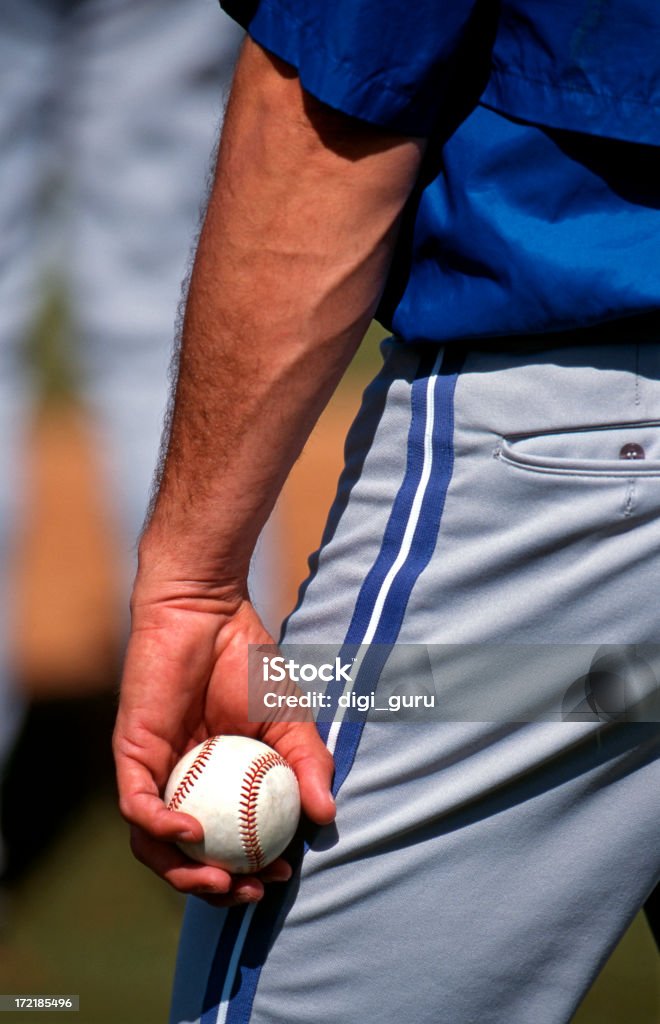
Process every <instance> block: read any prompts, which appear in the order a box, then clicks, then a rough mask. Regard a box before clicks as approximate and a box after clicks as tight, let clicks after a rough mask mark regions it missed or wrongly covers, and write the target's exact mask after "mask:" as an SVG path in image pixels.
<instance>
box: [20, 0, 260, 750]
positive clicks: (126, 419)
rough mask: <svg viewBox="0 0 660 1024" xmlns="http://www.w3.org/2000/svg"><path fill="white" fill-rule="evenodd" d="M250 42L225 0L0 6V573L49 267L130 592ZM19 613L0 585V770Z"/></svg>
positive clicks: (35, 1)
mask: <svg viewBox="0 0 660 1024" xmlns="http://www.w3.org/2000/svg"><path fill="white" fill-rule="evenodd" d="M241 37H242V32H241V30H240V29H239V28H238V27H237V26H236V25H235V24H234V23H233V22H231V21H230V20H229V19H228V18H227V17H226V16H225V15H224V14H223V13H222V12H221V11H220V9H219V7H218V5H217V3H216V2H215V0H3V2H2V4H0V149H1V152H2V158H1V160H0V480H1V481H2V486H1V487H0V564H3V565H4V564H6V560H7V548H8V545H9V544H10V542H11V537H12V532H13V527H14V525H15V522H16V517H17V514H18V511H19V505H18V503H19V501H20V498H21V494H22V493H23V487H22V483H23V482H22V480H21V474H22V455H23V451H22V433H23V428H24V425H25V421H26V418H27V414H28V413H29V409H30V395H29V384H30V381H29V377H28V376H27V375H26V372H25V358H24V343H25V339H26V334H27V333H28V331H29V329H30V327H31V325H32V323H33V321H34V317H35V313H36V312H37V311H38V309H39V305H40V302H41V299H42V296H43V287H42V286H43V280H44V274H45V273H48V272H49V271H50V272H55V273H56V275H57V278H56V279H57V282H58V284H59V285H60V286H63V288H64V289H65V293H66V298H67V303H68V307H69V309H70V313H71V317H72V325H73V328H74V330H75V333H76V337H77V340H78V343H79V344H78V349H79V359H80V366H81V371H82V373H81V380H82V388H83V398H84V399H85V400H86V402H87V404H88V406H89V407H90V409H91V411H92V412H93V414H94V415H95V417H96V420H97V424H98V428H99V436H100V439H101V445H100V447H101V453H102V458H103V459H104V461H105V469H106V472H107V492H108V494H109V495H111V496H113V497H114V499H115V502H116V511H117V514H118V517H119V527H120V529H121V531H122V532H120V536H123V537H124V538H125V551H126V560H125V562H126V579H127V583H128V579H129V574H130V571H131V568H132V551H133V547H134V541H135V536H136V534H137V531H138V530H139V527H140V524H141V521H142V518H143V516H144V510H145V506H146V501H147V496H148V491H149V485H150V479H151V476H152V473H153V468H154V464H155V459H156V453H157V450H158V443H159V436H160V431H161V425H162V416H163V410H164V407H165V404H166V396H167V367H168V362H169V358H170V352H171V341H172V336H173V325H174V322H175V316H176V308H177V304H178V300H179V294H180V284H181V281H182V279H183V278H184V276H185V272H186V265H187V263H188V255H189V251H190V247H191V242H192V240H193V238H194V235H195V232H196V228H197V223H198V220H199V209H200V205H201V203H202V201H203V197H204V193H205V180H206V177H207V174H208V169H209V164H210V154H211V151H212V149H213V143H214V139H215V136H216V133H217V128H218V123H219V121H220V118H221V115H222V110H223V106H224V100H225V99H226V95H227V93H228V89H229V84H230V80H231V75H232V72H233V67H234V63H235V60H236V56H237V52H238V46H239V44H240V40H241ZM62 586H63V587H64V586H66V580H62ZM11 615H12V600H11V594H9V593H8V592H7V589H6V587H5V588H0V623H1V624H2V627H1V628H2V632H0V765H1V764H2V761H3V757H4V756H5V755H6V751H7V749H8V747H9V744H10V741H11V738H12V736H13V735H14V733H15V730H16V727H17V722H18V720H19V718H20V714H19V711H18V700H17V699H16V698H15V697H13V696H10V693H11V684H10V679H9V672H8V666H7V663H6V658H7V647H8V644H7V638H8V631H9V630H10V629H11Z"/></svg>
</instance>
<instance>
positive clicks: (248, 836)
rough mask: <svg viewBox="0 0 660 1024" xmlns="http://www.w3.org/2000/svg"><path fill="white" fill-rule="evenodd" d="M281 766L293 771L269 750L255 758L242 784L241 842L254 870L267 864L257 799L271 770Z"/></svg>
mask: <svg viewBox="0 0 660 1024" xmlns="http://www.w3.org/2000/svg"><path fill="white" fill-rule="evenodd" d="M277 766H280V767H282V768H288V769H289V771H290V772H291V773H293V769H292V767H291V765H290V764H289V763H288V761H285V760H284V758H283V757H280V755H279V754H278V753H276V752H275V751H274V750H270V751H268V753H266V754H261V755H260V756H259V757H257V758H255V759H254V761H253V762H252V764H251V765H250V767H249V768H248V769H247V771H246V773H245V778H244V780H243V785H242V786H241V800H240V807H239V812H238V813H239V822H240V824H239V828H240V832H241V842H242V843H243V849H244V850H245V856H246V857H247V859H248V861H249V863H250V868H252V870H253V871H260V870H261V868H263V867H265V866H266V857H265V855H264V852H263V850H262V848H261V843H260V842H259V830H258V827H257V800H258V799H259V790H260V788H261V783H262V782H263V781H264V779H265V777H266V775H267V774H268V772H269V771H270V770H271V768H275V767H277Z"/></svg>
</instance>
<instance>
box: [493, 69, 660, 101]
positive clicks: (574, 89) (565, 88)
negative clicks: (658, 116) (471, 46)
mask: <svg viewBox="0 0 660 1024" xmlns="http://www.w3.org/2000/svg"><path fill="white" fill-rule="evenodd" d="M493 74H494V75H499V76H501V77H503V78H517V79H519V80H520V81H522V82H532V83H533V84H534V85H545V86H546V87H547V86H549V87H550V88H552V89H556V90H557V91H558V92H569V93H574V94H575V95H577V96H595V97H596V98H598V99H605V100H610V101H612V102H614V103H620V104H625V103H634V104H635V105H636V106H639V107H644V108H650V109H652V110H660V105H659V104H657V103H654V102H653V101H652V100H640V99H637V98H636V97H635V96H616V95H615V94H614V93H612V92H606V91H598V90H596V89H580V88H579V87H578V86H575V85H568V84H564V83H562V82H553V81H552V80H551V79H549V78H535V77H534V75H528V74H522V73H521V72H520V71H510V70H509V69H504V68H501V69H500V68H499V67H497V66H495V65H493Z"/></svg>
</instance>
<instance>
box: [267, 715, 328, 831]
mask: <svg viewBox="0 0 660 1024" xmlns="http://www.w3.org/2000/svg"><path fill="white" fill-rule="evenodd" d="M269 742H270V743H271V745H272V746H273V747H274V748H275V749H276V750H277V751H278V753H280V754H281V755H282V757H285V758H286V759H287V761H288V762H289V764H290V765H291V767H292V768H293V770H294V772H295V773H296V778H297V779H298V786H299V787H300V802H301V804H302V809H303V811H304V813H305V814H306V815H307V817H308V818H311V820H312V821H314V822H316V824H317V825H329V824H330V822H331V821H334V817H335V801H334V797H333V795H332V791H331V786H332V776H333V774H334V770H335V763H334V761H333V759H332V754H331V753H330V751H329V750H328V749H327V747H326V746H325V744H324V743H323V740H322V739H321V737H320V736H319V734H318V732H317V730H316V726H315V725H314V724H313V723H311V722H297V723H290V724H289V725H288V726H287V727H286V728H285V730H284V731H283V732H282V733H281V734H280V735H279V736H278V737H277V739H275V738H272V739H270V740H269Z"/></svg>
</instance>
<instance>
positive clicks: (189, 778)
mask: <svg viewBox="0 0 660 1024" xmlns="http://www.w3.org/2000/svg"><path fill="white" fill-rule="evenodd" d="M219 739H220V737H219V736H211V738H210V739H208V740H206V742H205V744H204V746H203V747H202V749H201V750H200V752H199V754H198V755H197V757H196V758H195V760H194V761H193V763H192V764H191V766H190V768H189V769H188V771H187V772H186V774H185V775H184V776H183V778H182V779H181V782H180V783H179V785H178V786H177V787H176V789H175V790H174V792H173V793H172V799H171V800H170V802H169V804H168V805H167V809H168V811H176V810H178V808H179V807H180V806H181V804H182V803H183V801H184V800H185V798H186V797H187V796H188V793H189V792H190V790H191V789H192V788H193V786H194V785H195V783H196V782H197V779H198V778H199V777H200V775H201V774H202V769H203V768H204V766H205V764H206V762H207V761H208V759H209V758H210V756H211V754H212V752H213V748H214V747H215V746H216V744H217V743H218V741H219Z"/></svg>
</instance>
